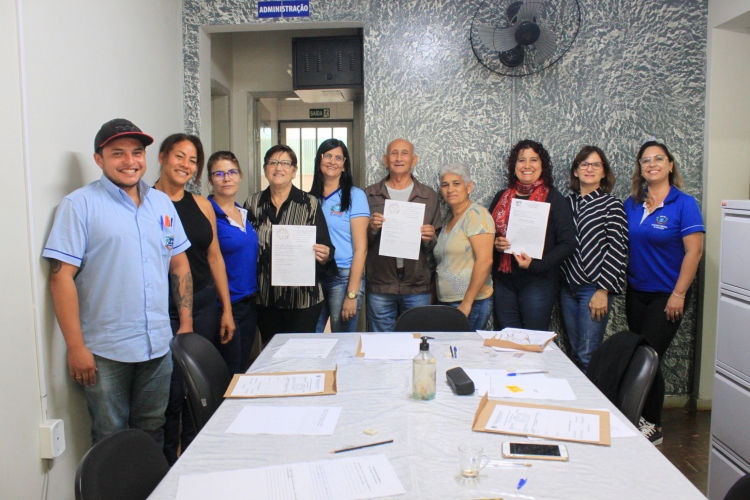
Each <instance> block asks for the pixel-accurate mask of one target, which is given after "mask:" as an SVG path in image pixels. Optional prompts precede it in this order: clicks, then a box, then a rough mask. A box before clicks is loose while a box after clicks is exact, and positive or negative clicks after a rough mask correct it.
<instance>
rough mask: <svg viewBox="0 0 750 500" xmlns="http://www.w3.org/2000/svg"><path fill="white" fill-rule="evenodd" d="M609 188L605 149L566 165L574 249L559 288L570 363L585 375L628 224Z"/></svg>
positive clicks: (617, 274) (603, 325) (622, 266)
mask: <svg viewBox="0 0 750 500" xmlns="http://www.w3.org/2000/svg"><path fill="white" fill-rule="evenodd" d="M614 185H615V176H614V175H613V174H612V170H611V169H610V167H609V161H608V160H607V156H606V155H605V154H604V151H602V150H601V149H599V148H598V147H596V146H584V147H583V149H581V151H579V152H578V154H577V155H576V157H575V159H574V160H573V164H572V166H571V167H570V186H569V189H570V191H571V194H570V195H569V196H568V201H569V202H570V207H571V209H572V211H573V221H574V222H575V225H576V240H577V243H578V245H577V247H576V251H575V252H574V253H573V255H571V256H570V257H569V258H568V259H567V260H566V261H565V262H564V263H563V267H562V269H563V275H564V276H565V280H564V283H562V286H561V287H560V295H561V303H562V313H563V319H564V320H565V329H566V331H567V333H568V338H569V339H570V345H571V347H572V349H573V353H572V357H573V362H574V363H575V364H576V365H578V367H579V368H580V369H581V370H583V372H584V373H585V372H586V369H587V368H588V365H589V360H590V359H591V355H592V354H593V353H594V351H596V349H597V348H598V347H599V345H601V343H602V339H603V338H604V331H605V330H606V329H607V320H608V318H609V311H610V307H611V304H612V297H613V295H615V294H620V293H622V291H623V287H624V286H625V270H626V269H627V249H628V229H627V227H628V226H627V220H626V218H625V210H624V209H623V205H622V202H621V201H620V200H618V199H617V198H615V197H614V196H612V195H610V194H609V193H610V192H611V191H612V188H613V187H614Z"/></svg>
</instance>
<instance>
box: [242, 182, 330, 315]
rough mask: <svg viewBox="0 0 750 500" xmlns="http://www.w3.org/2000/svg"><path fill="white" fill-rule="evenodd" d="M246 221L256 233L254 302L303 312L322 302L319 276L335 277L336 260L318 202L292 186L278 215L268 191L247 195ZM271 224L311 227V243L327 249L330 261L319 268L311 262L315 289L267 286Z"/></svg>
mask: <svg viewBox="0 0 750 500" xmlns="http://www.w3.org/2000/svg"><path fill="white" fill-rule="evenodd" d="M245 209H247V219H248V221H249V222H250V223H251V224H252V226H253V228H255V231H256V232H257V233H258V299H257V302H258V304H259V305H261V306H265V307H270V306H273V307H278V308H280V309H305V308H307V307H312V306H314V305H316V304H318V303H320V302H322V301H323V289H322V288H321V286H320V281H319V278H320V275H321V274H327V275H334V276H335V275H336V261H335V260H334V250H335V249H334V247H333V243H331V236H330V235H329V234H328V224H326V219H325V217H324V216H323V210H322V209H321V207H320V203H318V199H317V198H316V197H314V196H312V195H311V194H308V193H305V192H304V191H301V190H300V189H297V188H296V187H294V186H292V190H291V192H290V193H289V197H288V198H287V200H286V201H285V202H284V203H283V204H282V205H281V208H280V209H279V211H278V213H277V212H276V207H275V206H274V204H273V203H272V202H271V192H270V188H266V189H265V190H263V191H260V192H258V193H255V194H253V195H251V196H250V197H249V198H248V199H247V201H246V202H245ZM274 224H280V225H293V226H315V227H316V233H315V234H316V236H315V241H316V242H317V243H319V244H321V245H326V246H327V247H329V248H330V249H331V254H330V255H331V260H330V261H328V262H327V263H326V264H325V265H323V266H321V265H320V264H318V262H317V261H316V262H315V266H316V273H315V286H271V233H272V230H271V227H272V226H273V225H274Z"/></svg>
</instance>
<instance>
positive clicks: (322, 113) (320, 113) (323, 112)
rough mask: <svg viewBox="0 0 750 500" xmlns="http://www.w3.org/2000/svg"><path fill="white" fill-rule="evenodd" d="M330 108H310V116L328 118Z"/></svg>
mask: <svg viewBox="0 0 750 500" xmlns="http://www.w3.org/2000/svg"><path fill="white" fill-rule="evenodd" d="M330 117H331V108H317V109H310V118H330Z"/></svg>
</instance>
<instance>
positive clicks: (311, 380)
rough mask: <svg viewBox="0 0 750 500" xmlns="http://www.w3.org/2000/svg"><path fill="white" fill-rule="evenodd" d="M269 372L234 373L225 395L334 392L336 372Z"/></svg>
mask: <svg viewBox="0 0 750 500" xmlns="http://www.w3.org/2000/svg"><path fill="white" fill-rule="evenodd" d="M337 371H338V367H336V368H334V369H333V370H316V371H303V372H270V373H244V374H235V375H234V377H232V381H231V382H230V383H229V387H227V391H226V392H225V393H224V397H225V398H243V399H252V398H283V397H295V396H325V395H331V394H336V392H337V389H336V372H337Z"/></svg>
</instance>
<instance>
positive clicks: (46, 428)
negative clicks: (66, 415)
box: [39, 419, 65, 458]
mask: <svg viewBox="0 0 750 500" xmlns="http://www.w3.org/2000/svg"><path fill="white" fill-rule="evenodd" d="M39 447H40V453H41V455H42V458H57V457H59V456H60V455H62V453H63V452H64V451H65V425H64V424H63V421H62V420H59V419H58V420H47V421H46V422H45V423H43V424H42V425H40V426H39Z"/></svg>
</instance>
